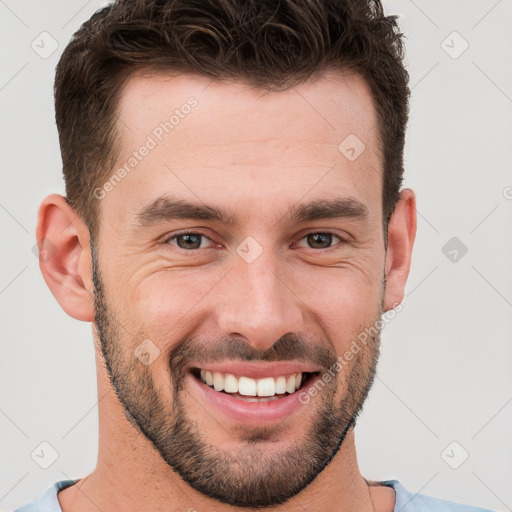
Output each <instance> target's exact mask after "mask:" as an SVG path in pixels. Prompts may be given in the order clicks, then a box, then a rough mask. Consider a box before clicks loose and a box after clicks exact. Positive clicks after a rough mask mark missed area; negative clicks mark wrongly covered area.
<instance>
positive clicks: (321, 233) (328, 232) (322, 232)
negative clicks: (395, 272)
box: [163, 229, 348, 252]
mask: <svg viewBox="0 0 512 512" xmlns="http://www.w3.org/2000/svg"><path fill="white" fill-rule="evenodd" d="M183 235H196V236H202V237H204V238H207V239H208V240H210V241H211V242H213V240H211V238H210V237H208V236H207V235H205V234H204V233H201V232H200V231H181V232H179V233H175V234H174V235H172V236H170V237H168V238H166V239H164V241H163V243H164V244H169V243H170V241H171V240H174V239H176V238H178V237H180V236H183ZM309 235H332V236H334V237H336V238H337V239H338V240H339V242H338V243H337V244H334V245H332V246H331V247H326V248H325V249H315V248H313V247H307V249H309V250H311V251H323V252H326V251H329V250H331V249H334V248H336V247H338V245H344V244H346V243H348V242H347V241H346V240H345V239H343V238H341V237H340V236H339V235H337V234H336V233H334V232H333V231H330V230H328V229H326V230H322V231H310V232H308V233H306V234H305V235H303V236H301V237H300V238H299V241H300V240H303V239H304V238H306V237H307V236H309ZM214 243H215V242H214ZM173 245H174V244H173ZM175 247H176V248H177V249H179V250H180V251H184V252H193V251H198V250H200V249H182V248H181V247H178V246H175ZM206 249H212V247H207V248H206Z"/></svg>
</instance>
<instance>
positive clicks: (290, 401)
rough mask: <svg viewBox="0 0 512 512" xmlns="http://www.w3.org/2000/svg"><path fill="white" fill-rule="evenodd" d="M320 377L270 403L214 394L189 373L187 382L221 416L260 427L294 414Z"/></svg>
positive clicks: (317, 376) (215, 392)
mask: <svg viewBox="0 0 512 512" xmlns="http://www.w3.org/2000/svg"><path fill="white" fill-rule="evenodd" d="M319 378H320V375H318V374H316V375H310V376H309V377H308V380H307V381H306V382H305V383H304V385H303V386H302V387H301V388H300V389H299V390H297V391H296V392H295V393H292V394H291V395H286V396H284V397H283V398H278V399H277V400H272V401H269V402H245V401H244V400H241V399H239V398H235V397H233V396H230V395H229V394H228V393H222V392H220V391H215V390H214V389H212V388H211V387H210V386H208V385H207V384H205V383H204V382H202V381H200V380H198V379H197V378H196V377H194V375H192V374H191V373H190V372H189V373H187V379H188V380H189V382H190V385H191V387H192V389H193V390H194V392H195V393H199V394H200V396H201V397H202V399H203V400H204V401H206V402H207V403H208V405H211V406H212V407H213V408H214V409H216V410H218V411H220V412H221V413H222V414H223V415H224V416H226V417H227V418H229V419H231V420H232V421H234V422H236V423H239V424H255V423H257V424H261V423H267V422H279V421H283V420H284V419H285V418H286V417H287V416H289V415H290V414H292V413H293V412H294V411H297V410H298V409H300V408H301V407H305V404H303V403H301V402H300V401H299V396H302V397H304V396H305V394H304V393H307V392H308V390H309V388H310V387H311V386H313V385H314V384H315V382H316V381H317V380H318V379H319Z"/></svg>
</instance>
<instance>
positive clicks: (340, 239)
mask: <svg viewBox="0 0 512 512" xmlns="http://www.w3.org/2000/svg"><path fill="white" fill-rule="evenodd" d="M185 105H188V107H185ZM173 115H174V118H171V116H173ZM120 119H121V122H120V127H121V136H122V141H123V147H124V152H123V154H122V155H121V156H120V160H119V166H118V167H116V169H121V168H123V166H124V169H125V172H122V171H117V170H116V172H115V173H114V175H116V176H117V178H118V179H115V180H113V179H111V181H110V182H109V183H110V184H108V183H106V184H105V185H104V186H103V187H101V190H99V189H97V190H96V191H95V196H96V197H97V200H98V201H101V205H100V209H101V222H100V225H101V228H100V232H99V235H98V239H97V240H96V242H95V245H94V246H93V281H94V285H95V310H96V318H95V324H96V328H97V337H98V339H99V342H100V346H101V350H102V354H103V357H104V359H105V363H106V368H107V370H108V373H109V377H110V380H111V382H112V385H113V387H114V389H115V391H116V394H117V396H118V398H119V400H120V402H121V404H122V405H123V407H124V410H125V415H126V417H127V418H128V420H129V421H130V422H131V423H132V424H133V425H134V426H135V427H136V428H137V429H138V430H139V431H140V433H141V434H142V435H143V436H145V437H146V438H147V439H148V440H149V441H150V442H151V443H152V445H153V446H154V447H155V449H156V450H157V451H158V453H159V454H160V455H161V457H162V459H163V460H165V462H166V463H167V464H169V466H171V467H172V468H173V469H174V470H175V471H177V472H178V473H179V474H180V475H181V477H182V478H183V479H184V480H185V481H186V482H187V483H188V484H189V485H191V486H192V487H193V488H195V489H196V490H198V491H200V492H201V493H203V494H205V495H207V496H209V497H211V498H214V499H216V500H219V501H221V502H224V503H229V504H232V505H237V506H244V507H265V506H273V505H278V504H281V503H284V502H285V501H287V500H288V499H289V498H291V497H293V496H295V495H296V494H297V493H299V492H300V491H301V490H303V489H304V488H305V487H306V486H307V485H308V484H309V483H311V482H312V481H313V480H314V479H315V477H316V476H317V475H318V474H319V473H320V472H321V471H322V470H323V469H324V467H325V466H326V465H327V464H328V463H329V462H330V461H331V460H332V458H333V457H334V456H335V455H336V453H337V452H338V450H339V449H340V447H341V445H342V443H343V440H344V438H345V435H346V433H347V431H348V429H349V428H351V427H353V426H354V425H355V421H356V418H357V416H358V414H359V413H360V411H361V409H362V406H363V403H364V401H365V399H366V396H367V394H368V391H369V390H370V388H371V385H372V382H373V378H374V374H375V369H376V365H377V360H378V354H379V343H380V331H379V329H376V328H375V327H376V325H377V326H380V324H379V323H378V320H379V319H380V315H381V314H382V312H383V298H384V292H385V282H384V279H383V276H384V261H385V249H384V240H383V232H382V212H381V193H382V192H381V187H382V178H381V171H380V169H381V157H380V154H379V150H378V147H379V142H378V132H377V127H376V123H377V120H376V115H375V110H374V108H373V105H372V101H371V98H370V93H369V91H368V89H367V87H366V85H365V83H364V82H363V80H362V79H360V78H359V77H358V76H356V75H353V74H351V75H348V74H347V75H325V76H323V77H321V78H319V79H317V80H315V81H313V82H311V83H308V84H302V85H300V86H297V87H295V88H293V89H291V90H288V91H284V92H270V93H269V92H267V93H263V92H262V91H257V90H255V89H253V88H251V87H249V86H247V85H242V84H240V83H232V82H229V83H228V82H224V83H213V82H208V81H206V80H204V79H200V78H198V77H193V76H186V75H181V76H179V77H175V78H170V77H163V76H152V77H149V76H146V77H143V76H139V77H134V78H132V79H131V80H130V81H129V82H128V83H127V85H126V87H125V88H124V90H123V92H122V96H121V104H120ZM166 122H167V124H166ZM349 136H351V137H352V138H351V139H348V140H349V141H351V144H349V146H350V147H353V148H354V151H353V152H352V151H350V148H349V151H348V153H347V148H346V147H345V146H343V144H342V150H341V151H340V149H339V147H338V146H340V143H342V142H343V141H344V140H345V139H346V138H347V137H349ZM354 136H355V137H357V139H359V141H360V142H362V143H363V144H364V150H361V148H362V147H363V146H362V145H361V144H360V142H358V141H357V139H354ZM143 147H146V150H144V149H142V148H143ZM354 154H355V155H356V156H357V157H356V158H355V159H354V158H353V157H354ZM347 155H348V156H349V157H350V158H348V157H347ZM130 159H132V160H130ZM189 203H190V204H189ZM370 329H371V330H370ZM364 332H372V333H373V334H374V335H373V337H372V336H368V337H367V338H366V341H365V342H364V343H363V342H361V341H358V340H361V339H362V338H361V337H360V335H361V333H364ZM375 332H377V334H375ZM354 341H355V342H356V346H357V347H358V350H357V352H356V351H355V350H354ZM348 352H351V353H352V355H351V356H349V355H347V354H348ZM207 372H211V375H212V378H213V379H214V382H213V384H211V385H209V384H208V382H203V380H206V381H209V380H210V378H209V376H208V373H207ZM299 373H300V374H302V376H301V375H299V376H298V377H293V376H294V374H299ZM328 375H329V376H330V378H329V377H327V376H328ZM295 380H296V381H297V382H296V383H295ZM283 383H285V384H283ZM294 383H295V387H298V389H297V390H295V387H294ZM233 385H234V386H235V387H234V388H232V387H231V386H233ZM236 385H238V387H236ZM283 386H286V391H284V387H283ZM290 386H291V387H290ZM222 387H226V388H227V389H226V390H221V388H222ZM236 389H238V392H236ZM253 395H260V397H258V396H256V397H255V396H253Z"/></svg>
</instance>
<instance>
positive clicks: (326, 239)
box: [301, 231, 345, 249]
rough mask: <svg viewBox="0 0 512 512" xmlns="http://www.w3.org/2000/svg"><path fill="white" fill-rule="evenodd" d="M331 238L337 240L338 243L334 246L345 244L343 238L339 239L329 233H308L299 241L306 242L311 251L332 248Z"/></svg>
mask: <svg viewBox="0 0 512 512" xmlns="http://www.w3.org/2000/svg"><path fill="white" fill-rule="evenodd" d="M333 237H334V238H337V239H338V240H339V243H338V244H335V245H341V244H343V243H344V242H345V240H343V238H340V237H339V236H338V235H335V234H334V233H332V232H331V231H321V232H314V233H309V234H307V235H306V236H304V237H302V238H301V240H306V242H307V243H308V244H310V247H309V248H311V249H329V248H331V247H332V246H333V245H332V241H333Z"/></svg>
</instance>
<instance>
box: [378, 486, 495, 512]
mask: <svg viewBox="0 0 512 512" xmlns="http://www.w3.org/2000/svg"><path fill="white" fill-rule="evenodd" d="M379 483H380V484H382V485H388V486H390V487H393V489H394V490H395V494H396V502H395V508H394V511H393V512H398V511H400V512H494V511H492V510H489V509H487V508H481V507H473V506H471V505H463V504H462V503H457V502H455V501H449V500H445V499H442V498H436V497H434V496H428V495H426V494H420V493H418V494H413V493H412V492H409V491H408V490H407V489H405V487H404V486H403V485H402V484H401V483H400V482H399V481H398V480H385V481H381V482H379Z"/></svg>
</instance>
